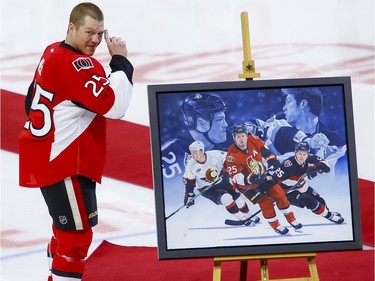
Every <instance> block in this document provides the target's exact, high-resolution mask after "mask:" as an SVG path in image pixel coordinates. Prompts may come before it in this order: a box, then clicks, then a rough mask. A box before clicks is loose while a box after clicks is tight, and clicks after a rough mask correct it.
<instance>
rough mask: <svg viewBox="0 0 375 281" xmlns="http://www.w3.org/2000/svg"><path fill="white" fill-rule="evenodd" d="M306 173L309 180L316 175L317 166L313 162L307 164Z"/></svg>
mask: <svg viewBox="0 0 375 281" xmlns="http://www.w3.org/2000/svg"><path fill="white" fill-rule="evenodd" d="M306 174H307V177H308V178H309V179H310V180H311V179H313V178H315V177H316V176H317V175H318V167H317V166H316V165H315V164H308V167H307V171H306Z"/></svg>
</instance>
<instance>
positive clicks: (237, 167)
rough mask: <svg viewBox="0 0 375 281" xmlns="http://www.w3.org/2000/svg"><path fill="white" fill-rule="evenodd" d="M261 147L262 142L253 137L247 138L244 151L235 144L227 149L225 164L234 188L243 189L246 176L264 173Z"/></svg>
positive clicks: (262, 145)
mask: <svg viewBox="0 0 375 281" xmlns="http://www.w3.org/2000/svg"><path fill="white" fill-rule="evenodd" d="M262 147H264V142H263V141H262V140H261V139H260V138H258V137H257V136H254V135H249V136H248V137H247V150H246V151H242V150H241V149H239V148H238V147H237V146H236V145H235V144H233V145H231V146H230V147H229V149H228V153H227V157H226V161H225V164H226V168H227V171H228V173H229V175H230V177H231V179H232V183H233V186H234V187H235V188H236V187H240V188H245V185H246V184H245V178H246V177H247V176H249V175H253V174H256V175H257V174H260V175H262V174H264V173H265V171H266V167H265V166H264V164H263V157H264V156H263V155H262V153H261V149H262Z"/></svg>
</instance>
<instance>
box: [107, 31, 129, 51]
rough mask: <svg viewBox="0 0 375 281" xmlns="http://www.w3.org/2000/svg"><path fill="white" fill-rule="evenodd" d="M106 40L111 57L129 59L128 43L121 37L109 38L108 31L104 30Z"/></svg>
mask: <svg viewBox="0 0 375 281" xmlns="http://www.w3.org/2000/svg"><path fill="white" fill-rule="evenodd" d="M104 40H105V42H106V43H107V47H108V51H109V54H110V55H111V56H114V55H120V56H124V57H127V56H128V49H127V47H126V43H125V41H124V40H122V39H121V38H120V37H115V36H111V37H110V36H109V34H108V30H107V29H106V30H104Z"/></svg>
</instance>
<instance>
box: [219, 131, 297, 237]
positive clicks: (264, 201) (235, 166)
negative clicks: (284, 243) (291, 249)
mask: <svg viewBox="0 0 375 281" xmlns="http://www.w3.org/2000/svg"><path fill="white" fill-rule="evenodd" d="M233 139H234V144H233V145H231V146H230V147H229V150H228V152H227V157H226V161H225V165H226V169H227V172H228V173H229V175H230V178H231V180H232V184H233V187H234V188H235V189H237V190H238V191H240V192H241V193H242V194H244V195H245V197H246V198H247V199H249V200H250V201H251V202H252V203H253V204H258V205H259V207H260V209H261V211H262V215H263V217H264V218H265V219H266V220H267V222H268V223H269V225H270V226H271V227H272V228H273V229H274V231H275V232H277V233H279V234H282V235H284V234H287V233H288V232H289V230H288V228H286V227H284V226H282V225H281V224H280V222H279V220H278V218H277V215H276V211H275V208H274V205H273V201H275V202H276V205H277V207H278V208H279V209H280V211H281V212H282V213H283V214H284V216H285V218H286V220H287V221H288V223H289V224H290V225H291V226H292V227H293V228H294V229H296V230H300V229H301V228H302V224H301V223H299V222H298V221H297V220H296V218H295V216H294V213H293V212H292V210H291V209H290V202H289V201H288V199H287V198H286V196H285V193H284V191H283V190H282V188H281V187H280V186H279V185H278V184H277V182H275V180H274V179H273V178H272V176H271V175H270V173H269V170H270V169H276V168H278V166H279V165H280V163H279V161H278V160H277V159H276V156H275V155H274V154H273V153H271V151H270V150H269V149H268V148H267V146H266V145H265V143H264V142H263V141H262V140H261V139H260V138H259V137H257V136H254V135H252V134H248V129H247V127H246V126H245V125H243V124H241V125H236V126H234V128H233ZM263 160H265V161H266V162H267V164H268V167H267V168H268V170H267V168H266V166H265V165H264V164H263Z"/></svg>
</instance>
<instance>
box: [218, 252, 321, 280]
mask: <svg viewBox="0 0 375 281" xmlns="http://www.w3.org/2000/svg"><path fill="white" fill-rule="evenodd" d="M315 256H316V254H315V253H300V254H298V253H296V254H273V255H254V256H237V257H236V256H234V257H216V258H214V271H213V279H212V280H213V281H221V263H222V262H226V261H240V262H241V269H240V279H239V280H240V281H246V276H247V262H248V261H249V260H259V262H260V278H261V279H260V281H264V280H270V281H319V276H318V269H317V267H316V262H315ZM285 258H307V262H308V266H309V270H310V276H307V277H299V278H286V279H269V273H268V260H269V259H285Z"/></svg>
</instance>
